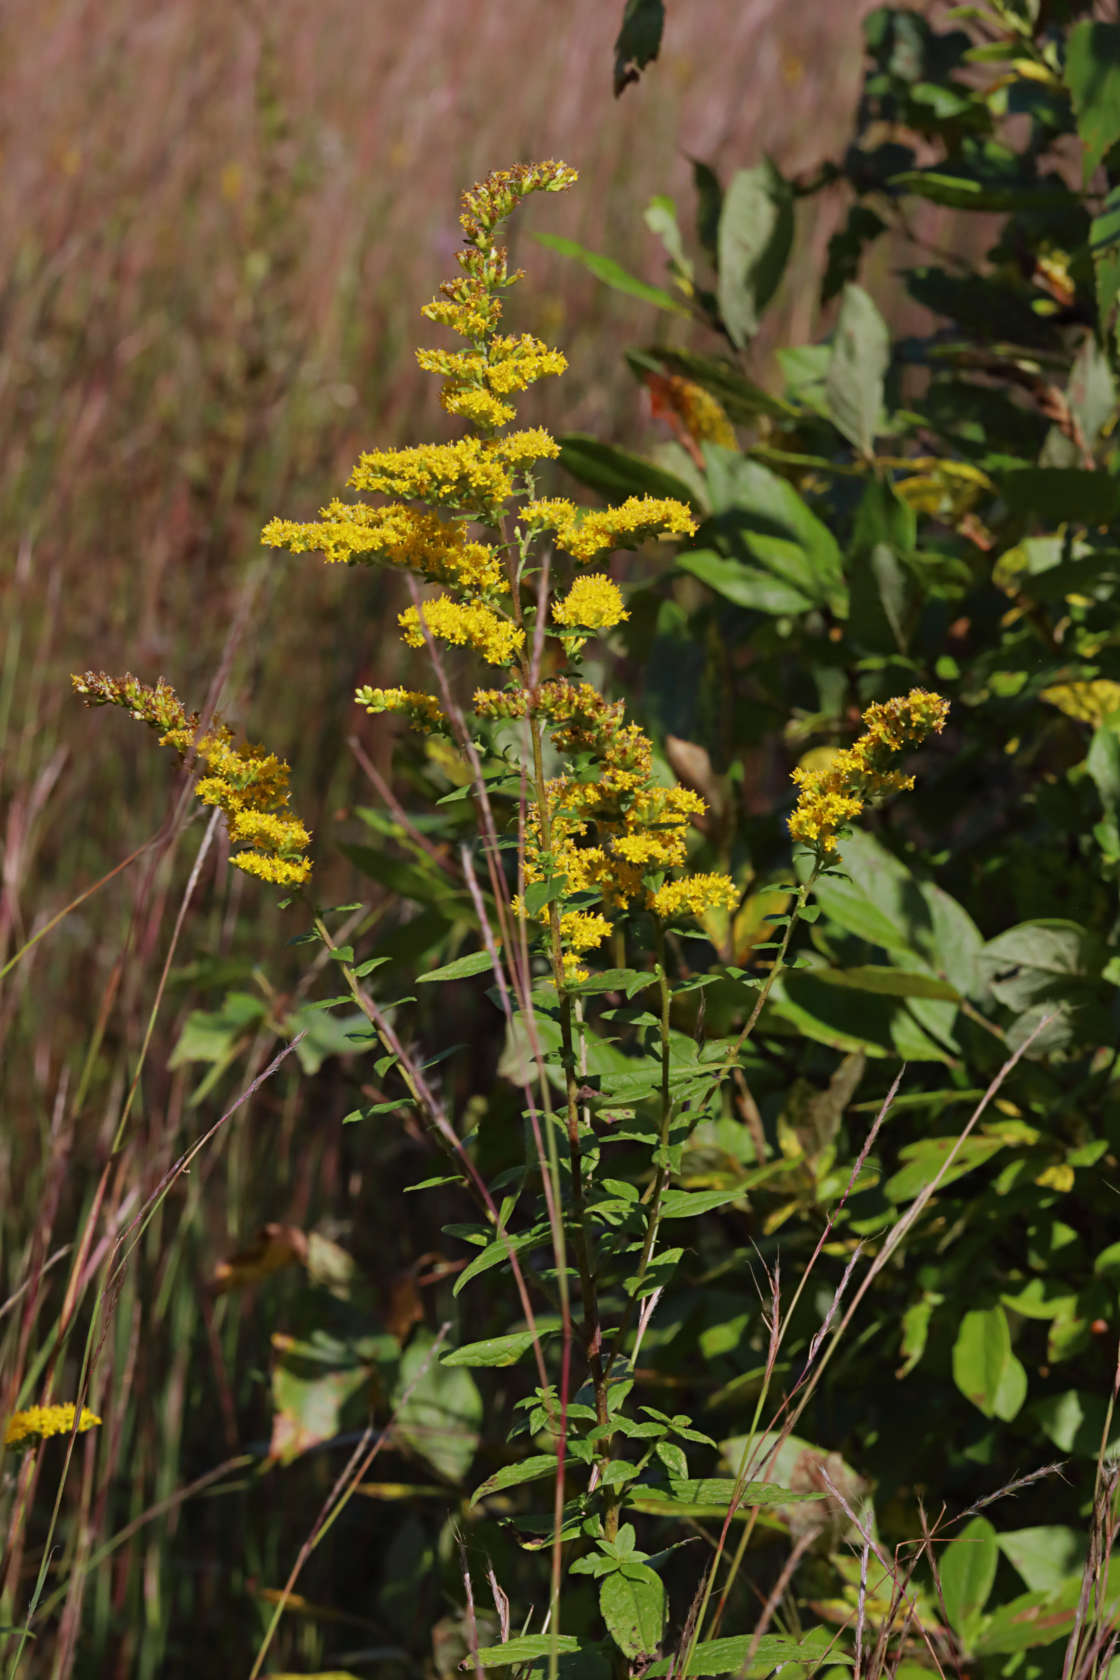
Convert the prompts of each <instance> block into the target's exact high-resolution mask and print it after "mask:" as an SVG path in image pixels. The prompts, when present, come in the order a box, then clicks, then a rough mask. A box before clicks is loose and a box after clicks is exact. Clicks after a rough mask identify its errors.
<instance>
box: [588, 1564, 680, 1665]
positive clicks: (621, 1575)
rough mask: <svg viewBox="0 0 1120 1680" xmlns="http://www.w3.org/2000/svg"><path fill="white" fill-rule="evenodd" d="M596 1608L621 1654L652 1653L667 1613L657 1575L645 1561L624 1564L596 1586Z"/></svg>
mask: <svg viewBox="0 0 1120 1680" xmlns="http://www.w3.org/2000/svg"><path fill="white" fill-rule="evenodd" d="M599 1609H600V1611H601V1612H602V1616H603V1620H604V1622H605V1623H606V1625H607V1632H608V1633H609V1634H610V1636H611V1638H612V1639H613V1640H614V1642H615V1644H616V1645H617V1646H618V1648H619V1650H620V1651H621V1652H622V1653H623V1655H624V1656H627V1657H630V1658H631V1660H633V1661H637V1660H638V1659H640V1658H648V1657H651V1656H653V1655H654V1653H655V1652H656V1650H657V1647H658V1646H659V1645H660V1643H661V1635H662V1632H663V1631H664V1627H665V1618H666V1615H667V1614H668V1603H667V1601H666V1597H665V1587H664V1584H663V1582H662V1580H661V1577H660V1576H659V1575H657V1574H655V1573H654V1571H653V1570H652V1569H651V1568H650V1567H649V1565H648V1564H645V1563H624V1564H623V1565H622V1567H621V1568H620V1569H616V1570H613V1571H612V1572H611V1574H609V1575H607V1576H606V1577H605V1578H604V1579H603V1581H601V1582H600V1585H599Z"/></svg>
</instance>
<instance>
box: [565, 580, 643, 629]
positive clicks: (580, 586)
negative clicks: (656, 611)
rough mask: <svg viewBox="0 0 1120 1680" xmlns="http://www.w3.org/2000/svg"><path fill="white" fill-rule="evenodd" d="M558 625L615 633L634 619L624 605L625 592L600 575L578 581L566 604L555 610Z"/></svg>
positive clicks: (567, 596)
mask: <svg viewBox="0 0 1120 1680" xmlns="http://www.w3.org/2000/svg"><path fill="white" fill-rule="evenodd" d="M552 616H553V619H554V620H555V621H556V623H557V624H566V625H577V626H579V628H580V629H584V630H611V629H613V628H614V626H615V625H616V624H621V623H623V621H624V620H625V619H628V618H629V617H630V614H629V613H628V612H627V611H626V609H625V607H624V606H623V604H622V591H621V590H620V589H619V587H618V585H617V584H616V583H612V582H611V580H610V578H608V577H604V576H603V575H602V573H600V572H593V573H591V575H590V576H588V577H581V578H577V579H576V581H575V582H574V583H573V585H572V587H571V589H570V590H569V591H568V593H567V595H566V596H565V597H564V599H563V600H562V601H557V602H556V603H555V605H554V606H553V609H552Z"/></svg>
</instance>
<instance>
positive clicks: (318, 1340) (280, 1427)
mask: <svg viewBox="0 0 1120 1680" xmlns="http://www.w3.org/2000/svg"><path fill="white" fill-rule="evenodd" d="M391 1340H392V1338H390V1337H384V1336H378V1335H367V1336H359V1337H356V1338H352V1337H349V1336H339V1335H335V1334H333V1333H332V1332H331V1331H329V1330H327V1329H325V1328H322V1327H320V1328H317V1329H315V1330H313V1331H312V1332H311V1334H310V1335H309V1336H306V1337H303V1338H299V1337H295V1336H287V1335H275V1336H273V1338H272V1345H273V1351H274V1362H273V1367H272V1404H273V1418H272V1440H271V1444H270V1447H269V1456H270V1457H271V1458H274V1459H279V1460H280V1461H281V1462H282V1463H285V1464H286V1463H288V1462H289V1461H290V1460H291V1459H293V1458H296V1457H297V1456H298V1455H299V1454H300V1453H302V1452H307V1451H308V1449H309V1448H311V1447H315V1446H318V1445H319V1443H320V1442H321V1441H329V1440H332V1439H333V1438H334V1436H336V1435H337V1434H338V1433H339V1431H340V1430H341V1428H342V1427H343V1415H344V1413H346V1412H348V1411H349V1410H350V1409H351V1408H353V1409H354V1413H355V1421H356V1420H357V1418H358V1417H361V1416H363V1415H364V1414H365V1413H366V1412H367V1411H368V1396H369V1393H370V1386H371V1383H372V1381H373V1377H374V1372H375V1369H376V1367H377V1364H378V1363H379V1361H380V1360H381V1359H383V1358H384V1357H385V1354H386V1353H387V1351H388V1346H387V1344H388V1343H389V1342H391ZM395 1345H396V1344H395V1343H393V1347H394V1348H395ZM363 1400H367V1405H365V1406H363V1405H362V1402H363Z"/></svg>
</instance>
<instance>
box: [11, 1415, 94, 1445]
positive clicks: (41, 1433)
mask: <svg viewBox="0 0 1120 1680" xmlns="http://www.w3.org/2000/svg"><path fill="white" fill-rule="evenodd" d="M75 1420H76V1427H77V1430H78V1433H79V1434H84V1433H85V1432H86V1430H87V1429H96V1428H97V1427H98V1425H99V1424H100V1422H101V1419H100V1418H99V1417H98V1416H97V1415H96V1413H94V1412H91V1411H90V1410H89V1409H88V1407H85V1406H83V1407H82V1410H81V1414H80V1415H79V1414H78V1408H77V1407H76V1406H70V1405H66V1406H28V1407H27V1408H26V1410H24V1411H22V1412H13V1413H12V1416H11V1417H10V1418H9V1419H8V1422H7V1424H6V1426H5V1429H4V1445H5V1446H6V1447H31V1446H34V1445H35V1444H36V1443H37V1442H39V1441H45V1440H47V1439H48V1438H49V1437H50V1436H52V1435H72V1434H73V1433H74V1429H75Z"/></svg>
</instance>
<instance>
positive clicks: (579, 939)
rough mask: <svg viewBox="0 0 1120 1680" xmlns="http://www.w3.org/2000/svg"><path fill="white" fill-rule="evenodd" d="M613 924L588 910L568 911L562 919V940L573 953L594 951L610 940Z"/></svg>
mask: <svg viewBox="0 0 1120 1680" xmlns="http://www.w3.org/2000/svg"><path fill="white" fill-rule="evenodd" d="M610 932H611V924H610V923H609V922H608V921H607V918H606V917H605V916H599V915H592V914H590V913H589V912H588V911H586V910H566V911H565V912H564V914H563V915H562V916H561V917H560V938H561V939H562V940H563V942H564V944H565V945H567V946H568V947H569V948H570V949H571V950H573V951H594V950H596V949H597V948H598V947H599V946H600V945H601V944H602V943H603V941H604V939H609V938H610Z"/></svg>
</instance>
